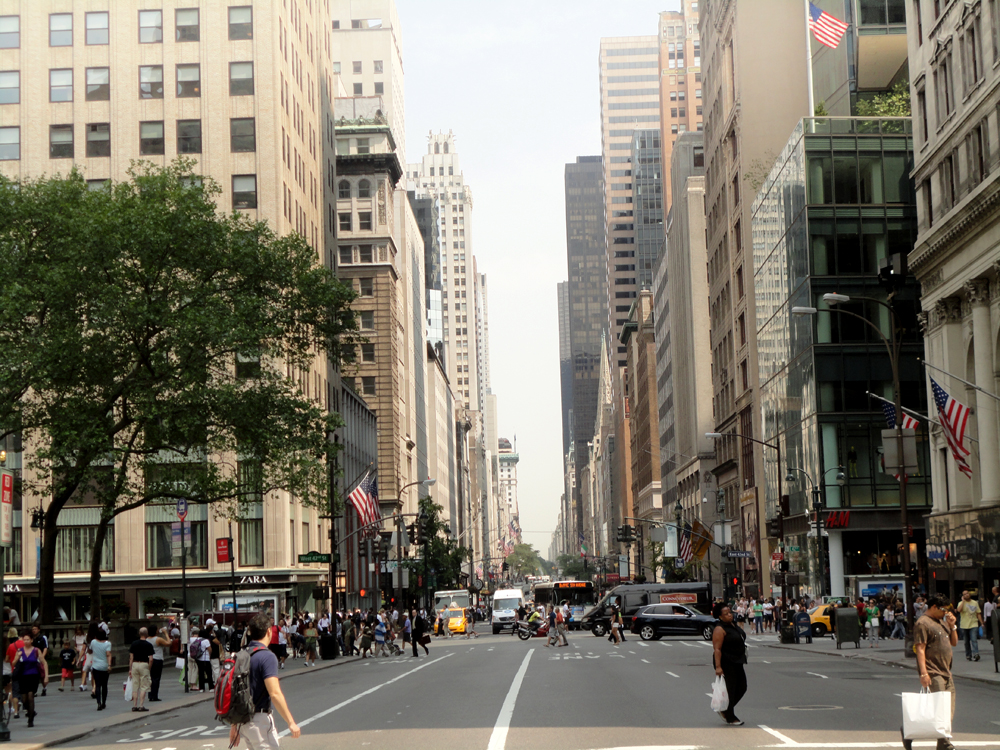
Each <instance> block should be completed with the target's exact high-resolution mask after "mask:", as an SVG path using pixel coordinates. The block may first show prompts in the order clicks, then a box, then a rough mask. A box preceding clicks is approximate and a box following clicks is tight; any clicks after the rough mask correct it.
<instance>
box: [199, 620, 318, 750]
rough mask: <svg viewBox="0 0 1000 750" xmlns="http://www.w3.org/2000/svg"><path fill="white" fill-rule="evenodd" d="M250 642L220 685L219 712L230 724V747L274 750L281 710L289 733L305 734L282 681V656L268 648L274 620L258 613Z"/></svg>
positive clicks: (228, 665) (249, 631)
mask: <svg viewBox="0 0 1000 750" xmlns="http://www.w3.org/2000/svg"><path fill="white" fill-rule="evenodd" d="M247 635H248V637H249V642H248V643H247V645H246V647H245V648H244V649H243V650H242V651H240V652H239V653H238V654H237V655H236V657H235V659H230V660H227V661H226V664H225V665H224V668H223V672H222V676H221V678H220V679H219V682H218V684H217V685H216V693H215V710H216V715H217V717H218V718H219V720H220V721H223V722H225V723H227V724H229V725H230V729H229V746H230V747H233V748H235V747H239V746H240V745H241V744H242V742H241V741H242V740H245V741H246V744H247V745H248V746H249V747H250V750H274V749H275V748H277V747H279V746H280V743H279V741H278V730H277V729H276V728H275V726H274V716H273V710H274V709H277V710H278V713H279V714H281V718H283V719H284V720H285V722H286V723H287V724H288V733H289V734H290V735H291V736H292V737H293V738H297V737H299V736H300V735H301V734H302V730H301V729H300V728H299V725H298V724H296V723H295V719H294V718H293V717H292V712H291V710H290V709H289V708H288V702H287V701H286V700H285V695H284V693H283V692H282V691H281V683H280V681H279V680H278V669H279V666H278V657H277V656H275V654H274V653H273V652H272V651H271V650H270V649H269V648H268V646H270V642H271V620H270V618H269V617H268V616H267V615H264V614H257V615H254V617H253V619H251V620H250V622H249V624H248V626H247Z"/></svg>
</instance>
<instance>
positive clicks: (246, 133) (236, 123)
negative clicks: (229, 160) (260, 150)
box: [229, 117, 257, 152]
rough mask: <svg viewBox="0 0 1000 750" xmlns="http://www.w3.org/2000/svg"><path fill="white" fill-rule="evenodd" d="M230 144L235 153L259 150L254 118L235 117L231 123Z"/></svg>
mask: <svg viewBox="0 0 1000 750" xmlns="http://www.w3.org/2000/svg"><path fill="white" fill-rule="evenodd" d="M229 143H230V146H229V147H230V149H231V150H232V151H234V152H250V151H256V150H257V125H256V122H255V121H254V119H253V118H252V117H234V118H233V119H231V120H230V121H229Z"/></svg>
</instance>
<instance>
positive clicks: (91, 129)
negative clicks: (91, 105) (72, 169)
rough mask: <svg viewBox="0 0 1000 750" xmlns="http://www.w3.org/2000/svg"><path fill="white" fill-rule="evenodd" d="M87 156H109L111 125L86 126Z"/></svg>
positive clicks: (98, 123)
mask: <svg viewBox="0 0 1000 750" xmlns="http://www.w3.org/2000/svg"><path fill="white" fill-rule="evenodd" d="M87 156H111V123H107V122H92V123H89V124H88V125H87Z"/></svg>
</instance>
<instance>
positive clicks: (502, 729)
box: [487, 649, 535, 750]
mask: <svg viewBox="0 0 1000 750" xmlns="http://www.w3.org/2000/svg"><path fill="white" fill-rule="evenodd" d="M533 653H535V649H531V650H530V651H529V652H528V653H526V654H525V655H524V661H522V662H521V666H520V668H519V669H518V670H517V674H515V675H514V681H513V682H512V683H511V684H510V690H508V691H507V697H506V698H504V700H503V705H502V706H501V707H500V715H499V716H497V723H496V724H495V725H494V726H493V734H491V735H490V744H489V745H487V750H504V748H505V746H506V745H507V732H508V731H510V720H511V718H512V717H513V716H514V704H515V703H516V702H517V694H518V693H519V692H520V691H521V683H522V682H524V675H525V673H526V672H527V671H528V662H529V661H531V655H532V654H533Z"/></svg>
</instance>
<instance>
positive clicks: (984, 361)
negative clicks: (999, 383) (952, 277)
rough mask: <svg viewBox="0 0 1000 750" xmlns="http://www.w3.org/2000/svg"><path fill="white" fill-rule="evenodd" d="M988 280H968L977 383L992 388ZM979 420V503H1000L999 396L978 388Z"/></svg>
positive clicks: (991, 345)
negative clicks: (995, 396) (980, 491)
mask: <svg viewBox="0 0 1000 750" xmlns="http://www.w3.org/2000/svg"><path fill="white" fill-rule="evenodd" d="M989 289H990V286H989V283H988V282H987V281H986V280H985V279H976V280H975V281H969V282H966V284H965V293H966V295H967V297H968V299H969V303H970V305H971V306H972V340H973V344H974V346H975V350H976V351H975V357H976V361H975V365H976V385H978V386H979V387H981V388H985V389H986V390H987V391H992V389H993V383H994V376H993V335H992V332H991V331H992V326H991V325H990V305H989V301H990V294H989ZM976 421H977V423H978V425H979V470H980V472H981V474H982V476H981V477H980V484H981V486H982V495H983V496H982V498H980V500H979V502H978V503H977V505H997V504H998V503H1000V442H998V439H997V400H996V399H995V398H993V397H992V396H987V395H986V394H985V393H982V392H980V391H976Z"/></svg>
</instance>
